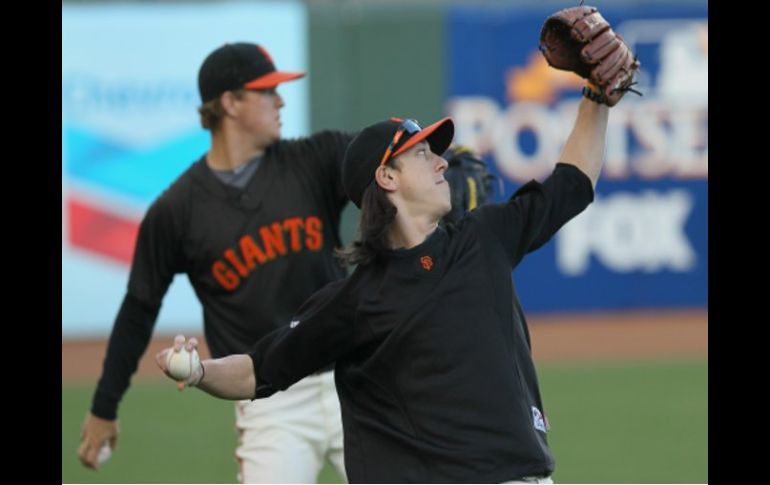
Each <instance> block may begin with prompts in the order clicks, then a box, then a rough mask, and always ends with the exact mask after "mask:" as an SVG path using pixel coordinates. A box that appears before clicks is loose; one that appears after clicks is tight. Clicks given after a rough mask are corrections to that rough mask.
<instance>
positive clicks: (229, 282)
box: [211, 261, 241, 290]
mask: <svg viewBox="0 0 770 485" xmlns="http://www.w3.org/2000/svg"><path fill="white" fill-rule="evenodd" d="M211 274H213V275H214V279H216V280H217V281H218V282H219V284H220V285H222V287H223V288H224V289H226V290H234V289H235V288H236V287H237V286H238V284H239V283H240V282H241V279H240V278H238V275H237V274H235V272H234V271H233V270H231V269H230V268H228V267H227V265H226V264H225V263H223V262H222V261H215V262H214V264H213V265H211Z"/></svg>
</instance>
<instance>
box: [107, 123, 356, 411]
mask: <svg viewBox="0 0 770 485" xmlns="http://www.w3.org/2000/svg"><path fill="white" fill-rule="evenodd" d="M350 139H351V137H350V136H349V135H346V134H342V133H339V132H329V131H327V132H321V133H318V134H316V135H313V136H311V137H308V138H302V139H298V140H283V141H278V142H276V143H275V144H273V145H271V146H270V147H269V148H268V149H267V150H266V152H265V155H264V157H263V160H262V162H261V164H260V166H259V167H258V169H257V171H256V173H255V174H254V176H253V177H252V178H251V180H250V181H249V182H248V184H247V185H246V186H245V187H244V188H243V189H239V188H236V187H232V186H228V185H225V184H224V183H222V182H221V181H220V180H219V179H218V178H217V177H216V175H215V174H214V173H213V172H212V171H211V169H210V168H209V167H208V166H207V165H206V162H205V158H201V159H200V160H199V161H197V162H196V163H194V164H193V165H192V166H191V167H190V168H189V169H188V170H187V171H185V172H184V173H183V174H182V175H181V176H180V177H179V178H178V179H177V180H176V181H175V182H174V183H173V184H172V185H171V186H170V187H169V188H168V189H167V190H166V191H164V192H163V193H162V194H161V195H160V196H159V197H158V199H157V200H156V201H155V202H154V203H153V204H152V205H151V206H150V208H149V209H148V211H147V213H146V215H145V217H144V219H143V220H142V223H141V225H140V229H139V235H138V239H137V244H136V250H135V253H134V259H133V262H132V266H131V275H130V278H129V283H128V291H127V294H126V297H125V299H124V302H123V306H122V308H121V311H120V312H119V314H118V317H117V319H116V322H115V327H114V329H113V332H112V335H111V337H110V343H109V347H108V353H107V358H106V359H105V368H104V373H103V375H102V379H101V380H100V381H99V385H98V387H97V391H96V395H95V398H94V404H93V406H92V412H94V414H96V415H97V416H100V417H103V418H107V419H110V418H113V417H114V416H115V410H116V407H117V403H118V401H119V400H120V398H121V397H122V395H123V393H124V392H125V390H126V388H127V387H128V382H129V378H130V376H131V374H132V373H133V372H134V371H135V369H136V363H137V362H138V360H139V357H140V356H141V354H142V353H143V352H144V350H145V349H146V347H147V344H148V343H149V339H150V336H151V334H152V328H153V326H154V324H155V320H156V317H157V313H158V310H159V308H160V305H161V301H162V299H163V297H164V295H165V294H166V291H167V289H168V286H169V285H170V284H171V281H172V279H173V278H174V275H176V274H179V273H186V274H187V276H188V278H189V280H190V283H191V285H192V287H193V289H194V290H195V294H196V295H197V297H198V299H199V300H200V302H201V304H202V306H203V324H204V333H205V336H206V341H207V343H208V346H209V349H210V350H211V354H212V356H214V357H222V356H225V355H229V354H234V353H245V352H246V351H247V350H248V349H250V348H251V347H252V346H253V345H254V343H255V342H257V341H258V340H259V339H260V338H261V337H263V336H264V335H266V334H267V333H269V332H271V331H272V330H275V329H276V328H278V327H279V326H282V325H284V324H285V323H286V322H287V321H288V320H289V318H290V317H291V315H292V314H293V313H294V312H296V311H297V309H298V308H299V306H300V305H301V304H302V303H303V302H304V301H305V300H307V298H308V297H310V296H311V295H312V294H313V293H314V292H315V291H317V290H318V289H319V288H321V287H323V286H324V285H325V284H327V283H329V282H330V281H334V280H337V279H340V278H342V277H344V276H345V275H346V274H347V273H346V271H345V269H344V267H343V266H341V265H340V264H339V263H338V262H337V261H336V259H335V258H334V255H333V250H334V248H335V247H339V246H340V245H341V241H340V235H339V224H340V213H341V211H342V209H343V207H344V205H345V203H346V202H347V197H346V195H345V192H344V189H343V187H342V182H341V178H340V164H341V160H342V158H343V156H344V153H345V149H346V147H347V144H348V142H349V141H350Z"/></svg>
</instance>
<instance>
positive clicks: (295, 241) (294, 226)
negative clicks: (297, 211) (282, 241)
mask: <svg viewBox="0 0 770 485" xmlns="http://www.w3.org/2000/svg"><path fill="white" fill-rule="evenodd" d="M302 226H303V223H302V219H300V218H299V217H290V218H288V219H286V220H285V221H283V228H284V229H286V230H288V231H289V237H290V238H291V239H289V241H291V250H292V251H294V252H295V253H298V252H300V251H301V250H302V245H301V244H300V242H299V229H300V228H301V227H302Z"/></svg>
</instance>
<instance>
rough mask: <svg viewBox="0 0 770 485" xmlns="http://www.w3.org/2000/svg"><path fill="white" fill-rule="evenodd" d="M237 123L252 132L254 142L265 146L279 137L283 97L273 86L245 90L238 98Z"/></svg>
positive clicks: (246, 130)
mask: <svg viewBox="0 0 770 485" xmlns="http://www.w3.org/2000/svg"><path fill="white" fill-rule="evenodd" d="M240 104H241V106H240V109H239V111H238V121H239V125H240V126H241V128H242V129H243V131H244V132H246V133H249V134H252V135H253V136H254V139H255V142H256V143H257V144H259V145H261V146H266V145H269V144H271V143H273V142H274V141H276V140H278V139H279V138H280V137H281V108H283V106H284V103H283V98H281V95H280V94H278V92H277V91H276V89H275V88H270V89H260V90H246V91H245V92H244V93H243V97H242V98H241V99H240Z"/></svg>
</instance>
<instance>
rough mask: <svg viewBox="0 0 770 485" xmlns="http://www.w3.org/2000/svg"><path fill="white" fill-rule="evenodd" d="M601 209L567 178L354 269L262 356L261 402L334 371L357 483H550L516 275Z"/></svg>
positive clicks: (275, 336)
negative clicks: (583, 216)
mask: <svg viewBox="0 0 770 485" xmlns="http://www.w3.org/2000/svg"><path fill="white" fill-rule="evenodd" d="M592 200H593V189H592V186H591V182H590V180H589V178H588V177H587V176H586V175H584V174H583V173H582V172H581V171H580V170H579V169H578V168H576V167H574V166H572V165H568V164H558V165H557V166H556V168H555V170H554V172H553V173H552V175H551V176H550V177H549V178H548V179H547V180H546V181H544V182H543V183H542V184H540V183H538V182H536V181H532V182H529V183H528V184H526V185H524V186H523V187H521V188H520V189H519V190H518V191H517V192H516V193H515V194H514V195H513V196H512V197H511V199H510V200H509V201H508V202H507V203H504V204H493V205H486V206H482V207H480V208H479V209H477V210H475V211H474V212H472V213H470V214H469V215H468V216H466V217H465V218H464V219H462V220H461V221H459V222H458V223H457V224H456V225H453V224H450V225H447V226H446V228H443V227H439V228H438V229H437V230H436V231H435V232H433V233H432V234H431V235H430V236H429V237H428V238H427V239H426V240H425V241H424V242H423V243H422V244H420V245H418V246H416V247H414V248H410V249H407V250H396V251H391V252H390V253H389V254H388V255H387V258H386V259H385V261H384V262H375V263H371V264H369V265H366V266H359V267H358V268H357V269H356V271H354V273H353V274H352V275H351V276H350V278H347V279H345V280H342V281H338V282H335V283H332V284H330V285H328V286H327V287H325V288H324V289H322V290H320V291H319V292H317V293H316V294H315V295H313V297H312V298H311V299H310V300H309V301H308V302H307V303H306V304H305V305H303V307H302V308H301V309H300V310H299V312H298V313H297V315H296V316H295V317H294V318H293V319H292V320H291V321H290V322H287V325H286V326H285V327H284V328H282V329H279V330H277V331H275V332H273V333H271V334H270V335H268V336H267V337H265V338H264V339H262V340H261V341H260V342H259V343H258V344H257V347H256V348H255V350H254V352H252V353H251V354H250V355H251V357H252V359H253V361H254V368H255V373H256V376H257V388H256V394H255V395H256V397H265V396H269V395H271V394H273V393H274V392H276V391H277V390H282V389H286V388H287V387H288V386H290V385H291V384H292V383H294V382H296V381H297V380H299V379H300V378H302V377H303V376H305V375H307V374H309V373H311V372H313V371H314V370H315V369H317V368H319V367H322V366H325V365H327V364H328V363H330V362H335V361H336V370H335V372H336V382H337V391H338V393H339V396H340V402H341V405H342V414H343V426H344V432H345V462H346V468H347V472H348V477H349V478H350V480H351V482H367V483H373V482H390V483H409V482H418V483H431V482H442V483H457V482H475V483H487V482H498V483H499V482H503V481H506V480H511V479H515V478H518V477H523V476H532V475H548V474H550V473H551V472H552V471H553V469H554V460H553V457H552V456H551V453H550V451H549V448H548V445H547V441H546V431H547V428H548V424H547V420H546V418H545V415H544V412H543V404H542V401H541V397H540V391H539V387H538V382H537V377H536V374H535V369H534V366H533V362H532V356H531V349H530V342H529V333H528V330H527V324H526V321H525V318H524V314H523V312H522V309H521V306H520V304H519V301H518V298H517V296H516V292H515V289H514V286H513V282H512V279H511V270H512V268H514V267H515V266H516V265H517V264H518V263H519V262H520V260H521V259H522V257H523V256H524V255H525V254H526V253H528V252H530V251H533V250H535V249H537V248H539V247H540V246H542V245H543V244H544V243H546V242H547V241H548V240H549V239H550V238H551V236H552V235H553V234H554V233H555V232H556V231H557V230H558V229H559V228H560V227H561V226H562V225H563V224H564V223H566V222H567V221H568V220H570V219H571V218H572V217H574V216H575V215H577V214H578V213H580V212H581V211H582V210H583V209H584V208H585V207H586V206H588V204H589V203H590V202H591V201H592ZM297 355H301V356H303V358H300V359H298V358H296V356H297Z"/></svg>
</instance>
